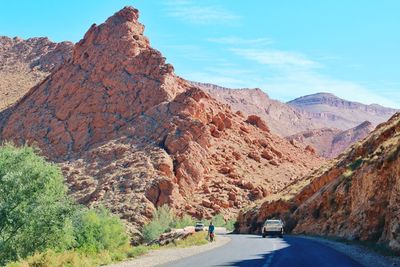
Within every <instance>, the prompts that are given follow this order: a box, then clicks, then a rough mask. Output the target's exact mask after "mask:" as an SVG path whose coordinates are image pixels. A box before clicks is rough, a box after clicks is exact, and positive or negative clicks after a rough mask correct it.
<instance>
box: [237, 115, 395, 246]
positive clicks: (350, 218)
mask: <svg viewBox="0 0 400 267" xmlns="http://www.w3.org/2000/svg"><path fill="white" fill-rule="evenodd" d="M304 181H307V182H304ZM284 191H285V192H292V194H291V197H289V196H287V198H286V199H280V200H277V199H278V198H275V201H272V202H271V201H269V202H265V203H263V204H262V205H260V206H258V207H255V208H253V209H251V210H250V211H248V212H246V213H243V214H241V215H240V216H239V223H240V227H239V229H238V230H239V231H240V232H249V231H250V232H257V231H259V227H260V225H261V224H262V222H263V221H264V220H265V219H266V218H270V217H281V218H283V219H284V220H285V221H286V225H287V228H288V230H293V232H295V233H308V234H319V235H328V236H339V237H342V238H347V239H352V240H354V239H355V240H367V241H372V242H378V243H383V244H385V245H387V246H389V247H390V248H391V249H394V250H397V251H400V234H399V233H400V205H399V203H400V113H397V114H396V115H394V116H393V117H392V118H391V119H390V120H389V121H388V122H386V123H383V124H381V125H379V126H378V127H377V128H376V129H375V130H374V131H373V132H372V133H371V134H370V135H369V136H368V137H367V138H366V139H364V140H363V141H361V142H359V143H356V144H355V145H353V146H352V147H351V149H349V150H348V151H347V152H346V153H344V154H343V155H341V156H340V157H339V158H337V159H336V160H333V161H331V162H330V163H328V164H327V165H325V166H323V167H321V168H320V169H319V170H317V171H315V172H314V173H313V174H312V175H311V176H308V177H307V180H302V186H299V183H293V184H292V185H290V186H289V187H287V188H286V189H285V190H284ZM282 194H284V192H282ZM271 199H273V198H271Z"/></svg>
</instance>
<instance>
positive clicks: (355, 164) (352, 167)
mask: <svg viewBox="0 0 400 267" xmlns="http://www.w3.org/2000/svg"><path fill="white" fill-rule="evenodd" d="M362 163H363V159H362V158H358V159H356V160H355V161H354V162H353V163H351V164H350V165H349V168H350V170H352V171H354V170H356V169H358V168H359V167H360V166H361V164H362Z"/></svg>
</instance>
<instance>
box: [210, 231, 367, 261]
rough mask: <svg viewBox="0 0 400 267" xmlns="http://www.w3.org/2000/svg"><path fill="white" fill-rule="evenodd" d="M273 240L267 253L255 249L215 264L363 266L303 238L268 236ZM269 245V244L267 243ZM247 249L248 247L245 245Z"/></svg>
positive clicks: (266, 249) (269, 239)
mask: <svg viewBox="0 0 400 267" xmlns="http://www.w3.org/2000/svg"><path fill="white" fill-rule="evenodd" d="M247 238H249V239H253V238H261V239H263V238H262V237H260V236H247ZM265 240H267V242H268V241H272V247H269V248H267V247H266V248H265V250H264V251H265V253H259V252H260V251H254V254H249V255H248V257H246V258H243V259H241V260H238V261H231V262H229V261H227V262H225V263H223V264H219V265H214V266H235V267H236V266H237V267H257V266H264V267H287V266H291V267H292V266H293V267H296V266H307V267H313V266H314V267H336V266H340V267H361V266H362V265H360V264H359V263H357V262H355V261H354V260H352V259H351V258H349V257H348V256H346V255H344V254H341V253H339V252H337V251H336V250H334V249H332V248H330V247H327V246H325V245H322V244H320V243H317V242H314V241H310V240H307V239H303V238H295V237H290V236H288V237H284V238H266V239H265ZM266 245H267V244H266ZM243 249H246V247H243Z"/></svg>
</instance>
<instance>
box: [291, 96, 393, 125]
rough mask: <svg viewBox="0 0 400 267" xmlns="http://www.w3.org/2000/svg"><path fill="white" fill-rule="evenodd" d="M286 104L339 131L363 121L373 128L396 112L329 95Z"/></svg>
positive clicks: (302, 98) (310, 97)
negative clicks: (370, 124) (368, 122)
mask: <svg viewBox="0 0 400 267" xmlns="http://www.w3.org/2000/svg"><path fill="white" fill-rule="evenodd" d="M287 104H289V105H290V106H292V107H293V108H295V109H296V110H297V111H299V112H306V113H308V116H309V117H310V119H312V120H313V121H314V122H315V123H316V124H323V125H324V127H328V128H337V129H341V130H347V129H350V128H354V127H356V126H357V125H359V124H361V123H363V122H364V121H370V122H371V123H372V125H373V127H375V126H376V125H378V124H379V123H382V122H385V121H387V120H388V119H389V118H390V117H391V116H392V115H393V114H394V113H396V111H398V110H396V109H392V108H386V107H382V106H380V105H376V104H372V105H365V104H361V103H358V102H352V101H348V100H344V99H341V98H339V97H337V96H335V95H333V94H330V93H317V94H313V95H307V96H302V97H299V98H296V99H294V100H292V101H289V102H288V103H287Z"/></svg>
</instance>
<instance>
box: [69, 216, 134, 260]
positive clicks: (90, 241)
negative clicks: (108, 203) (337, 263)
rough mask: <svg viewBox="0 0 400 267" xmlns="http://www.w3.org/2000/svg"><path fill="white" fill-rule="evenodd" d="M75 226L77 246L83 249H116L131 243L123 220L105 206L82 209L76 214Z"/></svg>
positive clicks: (88, 250)
mask: <svg viewBox="0 0 400 267" xmlns="http://www.w3.org/2000/svg"><path fill="white" fill-rule="evenodd" d="M73 226H74V236H75V241H76V244H75V247H76V248H77V249H79V250H81V251H85V252H94V253H98V252H100V251H102V250H109V251H115V250H117V249H118V248H120V247H122V246H125V245H127V244H128V243H129V239H128V236H127V234H126V230H125V226H124V225H123V224H122V222H121V220H120V219H119V218H118V217H116V216H114V215H112V214H111V213H110V212H109V211H108V210H106V209H104V208H100V209H96V210H88V209H83V210H81V211H80V212H78V213H77V214H76V215H75V217H74V224H73Z"/></svg>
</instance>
